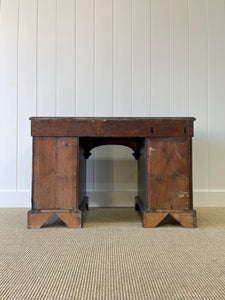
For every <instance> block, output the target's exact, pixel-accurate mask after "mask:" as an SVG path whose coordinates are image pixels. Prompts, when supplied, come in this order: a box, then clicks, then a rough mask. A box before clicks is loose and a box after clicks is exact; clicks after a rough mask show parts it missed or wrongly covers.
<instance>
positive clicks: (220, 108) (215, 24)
mask: <svg viewBox="0 0 225 300" xmlns="http://www.w3.org/2000/svg"><path fill="white" fill-rule="evenodd" d="M208 43H209V44H208V45H209V48H208V55H209V77H208V91H209V120H208V126H209V140H208V143H209V188H210V189H222V188H223V189H225V180H224V179H225V130H224V129H225V118H224V112H225V3H224V0H215V1H208Z"/></svg>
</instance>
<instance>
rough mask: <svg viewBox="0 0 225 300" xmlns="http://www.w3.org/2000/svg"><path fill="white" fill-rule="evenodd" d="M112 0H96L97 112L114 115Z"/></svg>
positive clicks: (98, 113)
mask: <svg viewBox="0 0 225 300" xmlns="http://www.w3.org/2000/svg"><path fill="white" fill-rule="evenodd" d="M112 8H113V6H112V0H95V63H94V64H95V114H96V116H104V117H105V116H111V115H112V107H113V102H112V99H113V97H112V57H113V56H112V36H113V27H112V26H113V24H112V15H113V9H112Z"/></svg>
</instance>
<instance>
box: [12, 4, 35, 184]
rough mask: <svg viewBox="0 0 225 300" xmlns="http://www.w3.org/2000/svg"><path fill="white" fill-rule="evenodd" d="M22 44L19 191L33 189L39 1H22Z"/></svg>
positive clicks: (19, 32) (19, 114)
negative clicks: (32, 132)
mask: <svg viewBox="0 0 225 300" xmlns="http://www.w3.org/2000/svg"><path fill="white" fill-rule="evenodd" d="M18 30H19V31H18V34H19V43H18V153H17V156H18V170H17V178H18V181H17V188H18V189H19V190H21V189H22V190H24V189H26V190H30V189H31V168H32V142H31V138H30V121H29V117H30V116H35V115H36V54H37V53H36V32H37V0H20V18H19V28H18Z"/></svg>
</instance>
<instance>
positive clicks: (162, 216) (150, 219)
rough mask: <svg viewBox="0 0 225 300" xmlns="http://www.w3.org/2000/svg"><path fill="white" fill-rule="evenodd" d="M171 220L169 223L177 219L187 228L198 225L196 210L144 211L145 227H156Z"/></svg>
mask: <svg viewBox="0 0 225 300" xmlns="http://www.w3.org/2000/svg"><path fill="white" fill-rule="evenodd" d="M166 219H167V220H170V222H169V223H174V221H177V222H178V223H179V224H180V225H181V226H183V227H185V228H195V227H196V212H195V211H194V210H191V211H180V212H179V211H176V212H172V211H166V212H157V211H156V212H148V211H143V215H142V221H143V227H147V228H148V227H156V226H158V225H160V223H163V221H166Z"/></svg>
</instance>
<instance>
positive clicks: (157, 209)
mask: <svg viewBox="0 0 225 300" xmlns="http://www.w3.org/2000/svg"><path fill="white" fill-rule="evenodd" d="M142 153H143V155H142V157H143V158H144V157H145V161H144V159H143V158H142V161H141V160H140V161H139V174H140V178H144V175H145V178H146V180H145V182H146V186H145V189H144V188H143V186H140V195H139V197H136V199H135V208H136V209H137V208H139V209H140V210H141V214H142V222H143V227H156V226H158V225H159V224H163V223H174V221H176V222H178V223H180V224H181V225H182V226H183V227H187V228H194V227H196V212H195V210H193V201H192V144H191V137H165V138H164V137H156V138H146V140H145V148H143V149H142ZM144 163H146V165H145V164H144ZM141 176H142V177H141ZM142 181H143V179H142ZM143 190H144V191H146V193H144V192H143Z"/></svg>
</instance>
